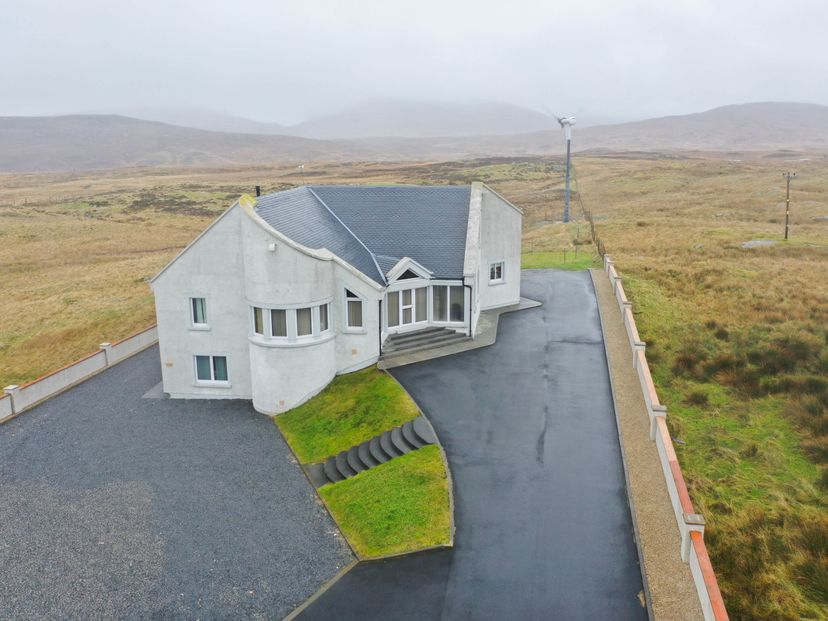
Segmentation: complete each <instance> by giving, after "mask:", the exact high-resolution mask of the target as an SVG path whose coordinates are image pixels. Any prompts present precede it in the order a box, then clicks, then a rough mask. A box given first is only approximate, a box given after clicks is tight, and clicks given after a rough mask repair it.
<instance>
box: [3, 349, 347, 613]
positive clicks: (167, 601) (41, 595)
mask: <svg viewBox="0 0 828 621" xmlns="http://www.w3.org/2000/svg"><path fill="white" fill-rule="evenodd" d="M160 372H161V370H160V363H159V360H158V350H157V349H156V348H151V349H149V350H147V351H145V352H142V353H141V354H138V355H137V356H134V357H133V358H130V359H129V360H127V361H125V362H123V363H121V364H119V365H117V366H115V367H113V368H112V369H110V370H108V371H106V372H104V373H102V374H100V375H98V376H96V377H94V378H92V379H91V380H89V381H87V382H85V383H83V384H81V385H79V386H77V387H75V388H73V389H71V390H69V391H67V392H65V393H63V394H61V395H59V396H57V397H55V398H53V399H51V400H49V401H47V402H45V403H44V404H42V405H40V406H38V407H37V408H35V409H34V410H32V411H30V412H27V413H25V414H23V415H22V416H20V417H18V418H16V419H13V420H12V421H10V422H8V423H6V424H4V425H0V618H2V619H135V618H149V617H152V618H158V619H198V618H208V619H227V618H234V619H238V618H244V619H278V618H282V617H284V616H285V615H286V614H287V613H288V612H290V611H291V610H292V609H293V608H294V607H296V606H297V605H299V604H300V603H301V602H303V601H304V600H305V599H306V598H308V597H309V596H310V595H312V594H313V593H314V592H315V591H316V590H317V589H318V588H319V587H320V586H321V585H322V584H323V583H324V582H325V581H326V580H328V579H329V578H331V577H332V576H333V575H334V574H336V572H337V571H338V570H339V569H340V568H341V567H343V566H345V565H346V564H348V563H349V562H351V561H352V558H353V557H352V554H351V552H350V549H349V548H348V546H347V544H346V543H345V541H344V540H343V539H342V537H341V535H340V534H339V532H338V530H337V529H336V526H335V525H334V523H333V521H332V520H331V519H330V517H329V516H328V514H327V512H326V511H325V510H324V508H323V507H322V506H321V504H320V503H319V501H318V499H317V496H316V494H315V492H314V490H313V488H312V487H311V486H310V484H309V483H308V481H307V479H306V478H305V476H304V474H303V473H302V471H301V469H300V468H299V466H298V465H297V464H296V463H295V461H294V460H293V458H292V455H291V453H290V451H289V449H288V447H287V446H286V445H285V443H284V441H283V440H282V438H281V436H280V435H279V433H278V430H277V429H276V426H275V425H274V424H273V423H272V421H271V420H270V419H269V418H267V417H265V416H262V415H260V414H257V413H256V412H255V411H253V409H252V407H251V406H250V404H249V402H247V401H225V400H221V401H219V400H210V401H207V400H169V399H159V398H142V395H144V394H146V393H148V392H150V391H151V389H152V388H153V387H154V386H155V385H156V384H157V383H158V382H159V381H160Z"/></svg>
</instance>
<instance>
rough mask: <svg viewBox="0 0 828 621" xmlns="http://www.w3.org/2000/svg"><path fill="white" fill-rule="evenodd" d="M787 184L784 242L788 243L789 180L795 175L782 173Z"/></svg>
mask: <svg viewBox="0 0 828 621" xmlns="http://www.w3.org/2000/svg"><path fill="white" fill-rule="evenodd" d="M782 176H783V177H785V181H786V182H787V189H786V190H785V241H788V221H789V219H790V215H791V179H793V178H794V177H796V173H789V172H788V173H782Z"/></svg>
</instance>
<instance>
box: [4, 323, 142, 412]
mask: <svg viewBox="0 0 828 621" xmlns="http://www.w3.org/2000/svg"><path fill="white" fill-rule="evenodd" d="M156 342H158V330H157V329H156V327H155V326H150V327H149V328H147V329H145V330H141V331H140V332H138V333H137V334H133V335H132V336H129V337H127V338H125V339H122V340H120V341H118V342H116V343H111V344H110V343H102V344H101V347H100V349H99V350H98V351H96V352H93V353H91V354H89V355H88V356H84V357H83V358H81V359H80V360H76V361H75V362H73V363H71V364H67V365H66V366H65V367H62V368H60V369H58V370H56V371H52V372H51V373H48V374H46V375H44V376H42V377H39V378H37V379H36V380H32V381H31V382H28V383H26V384H23V385H22V386H6V388H5V389H4V391H5V395H3V396H2V398H0V422H3V421H4V420H7V419H9V418H12V417H13V416H16V415H17V414H20V413H21V412H24V411H26V410H28V409H29V408H32V407H34V406H35V405H37V404H38V403H40V402H42V401H45V400H46V399H48V398H49V397H53V396H54V395H56V394H58V393H60V392H63V391H64V390H66V389H67V388H71V387H72V386H74V385H76V384H79V383H80V382H82V381H84V380H86V379H88V378H90V377H92V376H93V375H95V374H96V373H100V372H101V371H103V370H104V369H106V368H107V367H110V366H112V365H113V364H117V363H118V362H121V361H122V360H124V359H126V358H129V357H130V356H132V355H134V354H137V353H138V352H139V351H142V350H144V349H146V348H147V347H150V346H152V345H154V344H155V343H156Z"/></svg>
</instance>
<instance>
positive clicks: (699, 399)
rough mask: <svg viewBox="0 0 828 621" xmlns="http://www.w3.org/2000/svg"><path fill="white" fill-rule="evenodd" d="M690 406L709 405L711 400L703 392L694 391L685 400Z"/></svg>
mask: <svg viewBox="0 0 828 621" xmlns="http://www.w3.org/2000/svg"><path fill="white" fill-rule="evenodd" d="M684 400H685V402H687V403H689V404H690V405H707V404H708V402H709V401H710V399H709V398H708V396H707V393H706V392H704V391H703V390H693V391H692V392H690V394H688V395H687V396H686V397H685V398H684Z"/></svg>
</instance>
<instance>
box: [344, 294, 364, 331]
mask: <svg viewBox="0 0 828 621" xmlns="http://www.w3.org/2000/svg"><path fill="white" fill-rule="evenodd" d="M345 325H346V326H348V327H349V328H361V327H362V299H361V298H360V297H359V296H358V295H357V294H356V293H354V292H352V291H349V290H348V289H345Z"/></svg>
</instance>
